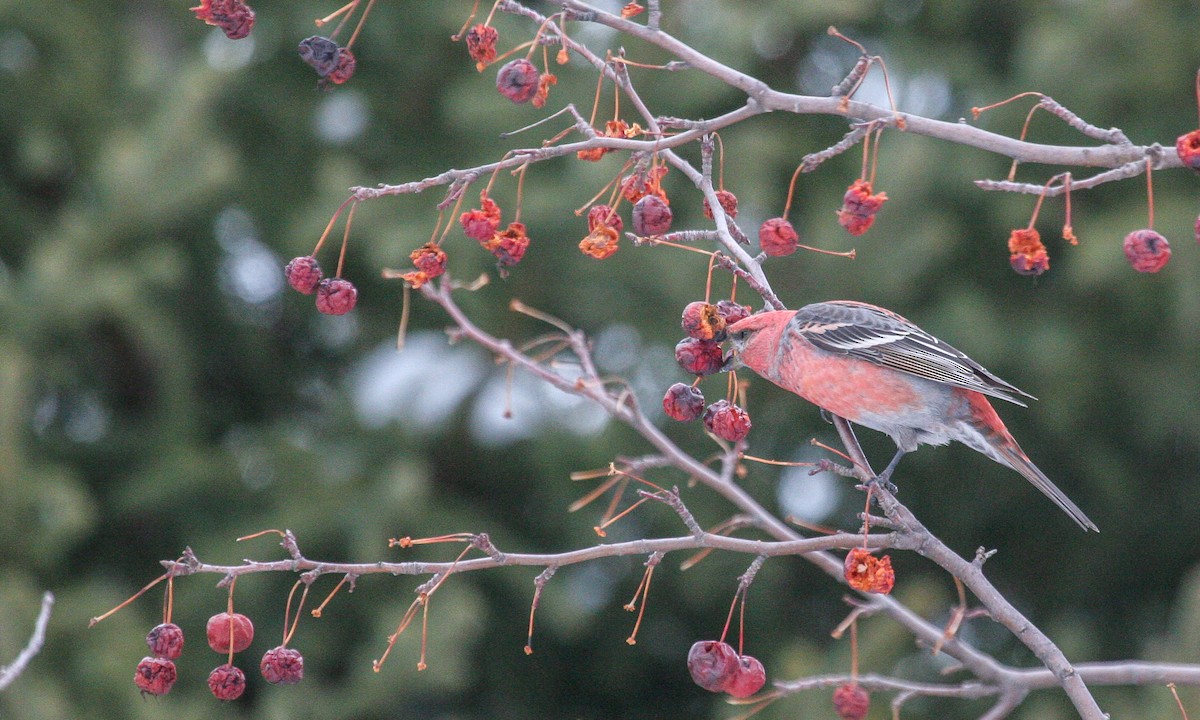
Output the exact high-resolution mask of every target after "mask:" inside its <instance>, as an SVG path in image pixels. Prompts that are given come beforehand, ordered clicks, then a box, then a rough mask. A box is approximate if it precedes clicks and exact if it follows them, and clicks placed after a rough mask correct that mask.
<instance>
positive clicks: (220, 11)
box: [190, 0, 254, 40]
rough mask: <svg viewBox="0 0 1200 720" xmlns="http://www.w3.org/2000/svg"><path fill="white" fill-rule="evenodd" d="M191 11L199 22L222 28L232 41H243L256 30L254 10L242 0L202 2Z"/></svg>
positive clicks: (205, 0)
mask: <svg viewBox="0 0 1200 720" xmlns="http://www.w3.org/2000/svg"><path fill="white" fill-rule="evenodd" d="M190 9H191V11H192V12H194V13H196V18H197V19H198V20H203V21H204V22H205V23H207V24H209V25H214V26H216V27H219V28H221V31H222V32H224V33H225V37H227V38H229V39H230V40H241V39H242V38H244V37H246V36H247V35H249V34H250V31H251V30H253V29H254V10H253V9H251V8H250V6H249V5H247V4H246V3H244V2H242V0H200V4H199V5H197V6H196V7H194V8H190Z"/></svg>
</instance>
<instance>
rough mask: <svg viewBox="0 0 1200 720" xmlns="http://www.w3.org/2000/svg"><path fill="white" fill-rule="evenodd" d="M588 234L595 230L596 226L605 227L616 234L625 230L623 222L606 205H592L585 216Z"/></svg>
mask: <svg viewBox="0 0 1200 720" xmlns="http://www.w3.org/2000/svg"><path fill="white" fill-rule="evenodd" d="M587 221H588V232H591V231H592V230H595V229H596V226H597V225H607V226H608V227H610V228H612V229H613V230H616V231H617V232H618V233H620V232H622V231H624V230H625V221H624V220H622V219H621V216H620V215H618V214H617V213H616V212H615V211H613V209H612V208H610V207H609V206H607V205H593V206H592V207H591V209H590V210H588V214H587Z"/></svg>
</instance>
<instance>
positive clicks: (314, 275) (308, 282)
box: [283, 255, 322, 295]
mask: <svg viewBox="0 0 1200 720" xmlns="http://www.w3.org/2000/svg"><path fill="white" fill-rule="evenodd" d="M283 274H284V275H285V276H286V277H287V281H288V285H291V286H292V289H293V290H295V291H297V292H301V293H304V294H305V295H312V294H313V291H314V290H316V289H317V284H318V283H320V282H321V278H322V274H321V266H320V265H318V264H317V259H316V258H315V257H313V256H311V255H304V256H301V257H298V258H292V261H291V262H289V263H288V264H287V266H286V267H284V268H283Z"/></svg>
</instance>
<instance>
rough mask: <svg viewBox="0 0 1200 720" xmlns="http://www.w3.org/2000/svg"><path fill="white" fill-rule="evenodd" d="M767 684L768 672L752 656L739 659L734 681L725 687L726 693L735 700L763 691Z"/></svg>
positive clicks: (743, 656)
mask: <svg viewBox="0 0 1200 720" xmlns="http://www.w3.org/2000/svg"><path fill="white" fill-rule="evenodd" d="M766 682H767V671H766V669H765V668H763V664H762V663H761V662H759V661H758V658H756V657H752V656H750V655H742V656H740V657H739V658H738V668H737V672H735V673H734V674H733V679H732V680H730V681H729V684H728V685H726V686H725V692H727V693H729V694H730V695H732V696H733V697H735V698H748V697H750V696H751V695H753V694H754V693H756V692H758V691H759V690H762V686H763V685H765V684H766Z"/></svg>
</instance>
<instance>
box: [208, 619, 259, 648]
mask: <svg viewBox="0 0 1200 720" xmlns="http://www.w3.org/2000/svg"><path fill="white" fill-rule="evenodd" d="M230 625H233V631H232V633H231V632H230V628H229V626H230ZM205 632H206V634H207V635H208V646H209V647H211V648H212V649H213V650H215V651H216V652H219V653H221V654H223V655H224V654H227V653H228V652H229V638H230V636H231V635H232V637H233V652H241V651H243V650H245V649H246V648H248V647H250V643H251V641H253V640H254V623H252V622H250V618H248V617H246V616H245V615H243V614H241V613H233V614H232V615H230V614H229V613H227V612H220V613H217V614H216V615H213V616H212V617H210V618H209V619H208V625H207V626H206V627H205Z"/></svg>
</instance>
